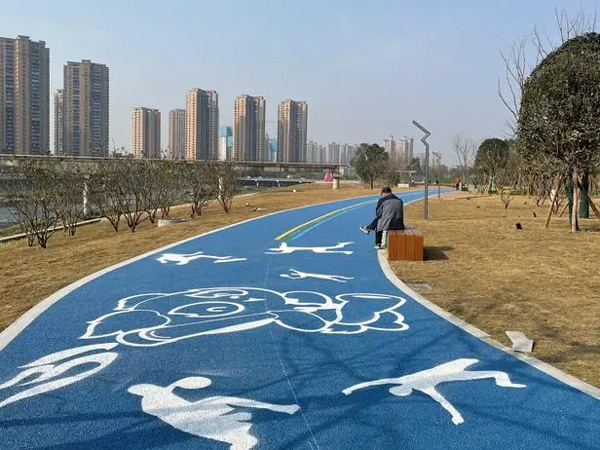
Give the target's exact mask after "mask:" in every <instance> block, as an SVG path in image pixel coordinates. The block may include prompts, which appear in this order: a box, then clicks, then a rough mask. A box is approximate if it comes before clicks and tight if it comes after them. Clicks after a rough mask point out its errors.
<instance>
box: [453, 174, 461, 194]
mask: <svg viewBox="0 0 600 450" xmlns="http://www.w3.org/2000/svg"><path fill="white" fill-rule="evenodd" d="M454 184H455V185H456V190H457V191H458V190H459V188H460V178H458V177H456V178H454Z"/></svg>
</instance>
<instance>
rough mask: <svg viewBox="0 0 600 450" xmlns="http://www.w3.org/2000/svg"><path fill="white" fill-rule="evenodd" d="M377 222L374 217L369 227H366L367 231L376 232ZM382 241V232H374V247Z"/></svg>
mask: <svg viewBox="0 0 600 450" xmlns="http://www.w3.org/2000/svg"><path fill="white" fill-rule="evenodd" d="M377 221H378V219H377V217H375V218H374V219H373V221H372V222H371V223H370V224H369V225H367V228H368V229H369V230H377ZM382 239H383V231H376V232H375V245H381V241H382Z"/></svg>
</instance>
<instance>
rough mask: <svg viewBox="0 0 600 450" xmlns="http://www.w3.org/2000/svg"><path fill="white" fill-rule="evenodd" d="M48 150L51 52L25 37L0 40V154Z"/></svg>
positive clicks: (34, 153) (20, 153) (19, 153)
mask: <svg viewBox="0 0 600 450" xmlns="http://www.w3.org/2000/svg"><path fill="white" fill-rule="evenodd" d="M49 151H50V50H49V49H48V48H46V43H45V42H44V41H39V42H35V41H32V40H31V39H30V38H29V37H28V36H17V38H16V39H10V38H2V37H0V153H8V154H17V155H41V154H46V153H48V152H49Z"/></svg>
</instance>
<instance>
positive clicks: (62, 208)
mask: <svg viewBox="0 0 600 450" xmlns="http://www.w3.org/2000/svg"><path fill="white" fill-rule="evenodd" d="M84 184H85V176H84V174H83V173H82V171H81V169H80V168H78V167H70V168H64V169H62V170H61V171H60V174H59V175H58V180H57V183H56V192H55V203H54V208H55V212H56V215H57V216H58V217H59V219H60V222H61V224H62V226H63V231H64V232H65V233H69V234H70V235H71V236H74V235H75V232H76V231H77V224H78V223H79V222H80V221H81V220H82V219H83V217H84V210H83V209H84V208H83V190H84Z"/></svg>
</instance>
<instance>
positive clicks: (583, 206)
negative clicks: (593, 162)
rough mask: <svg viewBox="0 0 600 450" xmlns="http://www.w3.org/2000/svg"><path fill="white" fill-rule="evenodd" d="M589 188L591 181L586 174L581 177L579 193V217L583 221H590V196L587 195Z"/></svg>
mask: <svg viewBox="0 0 600 450" xmlns="http://www.w3.org/2000/svg"><path fill="white" fill-rule="evenodd" d="M589 188H590V179H589V177H588V174H587V173H584V174H583V175H582V176H581V183H580V184H579V192H580V193H581V195H580V197H581V200H580V207H579V217H580V218H581V219H589V218H590V205H589V202H588V195H587V192H588V191H589Z"/></svg>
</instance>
